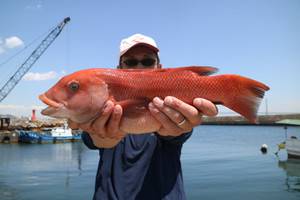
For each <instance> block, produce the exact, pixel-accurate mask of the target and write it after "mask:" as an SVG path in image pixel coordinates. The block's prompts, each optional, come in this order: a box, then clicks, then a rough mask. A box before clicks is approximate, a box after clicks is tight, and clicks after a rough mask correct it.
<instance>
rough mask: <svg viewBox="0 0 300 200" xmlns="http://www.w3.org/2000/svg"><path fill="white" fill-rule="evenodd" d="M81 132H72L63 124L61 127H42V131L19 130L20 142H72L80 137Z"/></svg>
mask: <svg viewBox="0 0 300 200" xmlns="http://www.w3.org/2000/svg"><path fill="white" fill-rule="evenodd" d="M80 134H81V133H80V132H78V133H75V134H72V129H71V128H69V127H68V126H67V124H65V125H64V126H63V127H54V128H44V129H43V130H42V132H37V131H24V130H20V131H19V142H21V143H60V142H73V141H79V140H80V139H81V135H80Z"/></svg>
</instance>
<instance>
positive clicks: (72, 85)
mask: <svg viewBox="0 0 300 200" xmlns="http://www.w3.org/2000/svg"><path fill="white" fill-rule="evenodd" d="M69 89H70V90H71V91H72V92H76V91H77V90H78V89H79V83H77V82H71V83H70V84H69Z"/></svg>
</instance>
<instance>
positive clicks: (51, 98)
mask: <svg viewBox="0 0 300 200" xmlns="http://www.w3.org/2000/svg"><path fill="white" fill-rule="evenodd" d="M39 99H40V100H41V101H43V102H44V103H45V104H47V105H48V107H47V108H45V109H44V110H42V114H43V115H47V116H50V117H55V118H67V119H70V120H72V121H74V122H77V123H85V122H88V121H90V120H92V119H93V118H95V117H97V116H98V115H99V114H100V113H101V111H102V109H103V107H104V105H105V102H106V101H107V100H108V88H107V84H106V83H105V82H104V81H103V80H102V79H101V78H99V77H97V76H96V74H95V73H94V71H93V70H92V69H90V70H82V71H78V72H75V73H73V74H70V75H67V76H65V77H63V78H61V79H60V80H59V81H58V82H57V83H56V84H55V85H54V86H53V87H51V88H50V89H49V90H48V91H47V92H45V93H44V94H41V95H40V96H39Z"/></svg>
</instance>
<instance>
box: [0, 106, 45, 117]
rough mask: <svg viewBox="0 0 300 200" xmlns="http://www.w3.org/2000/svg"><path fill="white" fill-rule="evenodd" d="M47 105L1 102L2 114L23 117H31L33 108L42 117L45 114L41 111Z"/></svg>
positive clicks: (0, 110) (0, 109) (0, 111)
mask: <svg viewBox="0 0 300 200" xmlns="http://www.w3.org/2000/svg"><path fill="white" fill-rule="evenodd" d="M45 107H46V106H40V105H14V104H0V114H2V115H6V114H11V115H14V116H17V117H21V116H27V117H30V116H31V112H32V110H33V109H35V110H36V115H37V117H39V118H41V117H43V116H42V115H41V114H40V112H41V110H42V109H44V108H45Z"/></svg>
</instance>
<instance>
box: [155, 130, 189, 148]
mask: <svg viewBox="0 0 300 200" xmlns="http://www.w3.org/2000/svg"><path fill="white" fill-rule="evenodd" d="M192 133H193V131H191V132H188V133H184V134H182V135H180V136H177V137H174V136H161V135H158V134H157V135H158V138H159V139H160V140H161V141H162V142H167V143H169V144H174V145H182V144H183V143H185V141H187V140H188V139H189V138H190V137H191V135H192Z"/></svg>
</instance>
